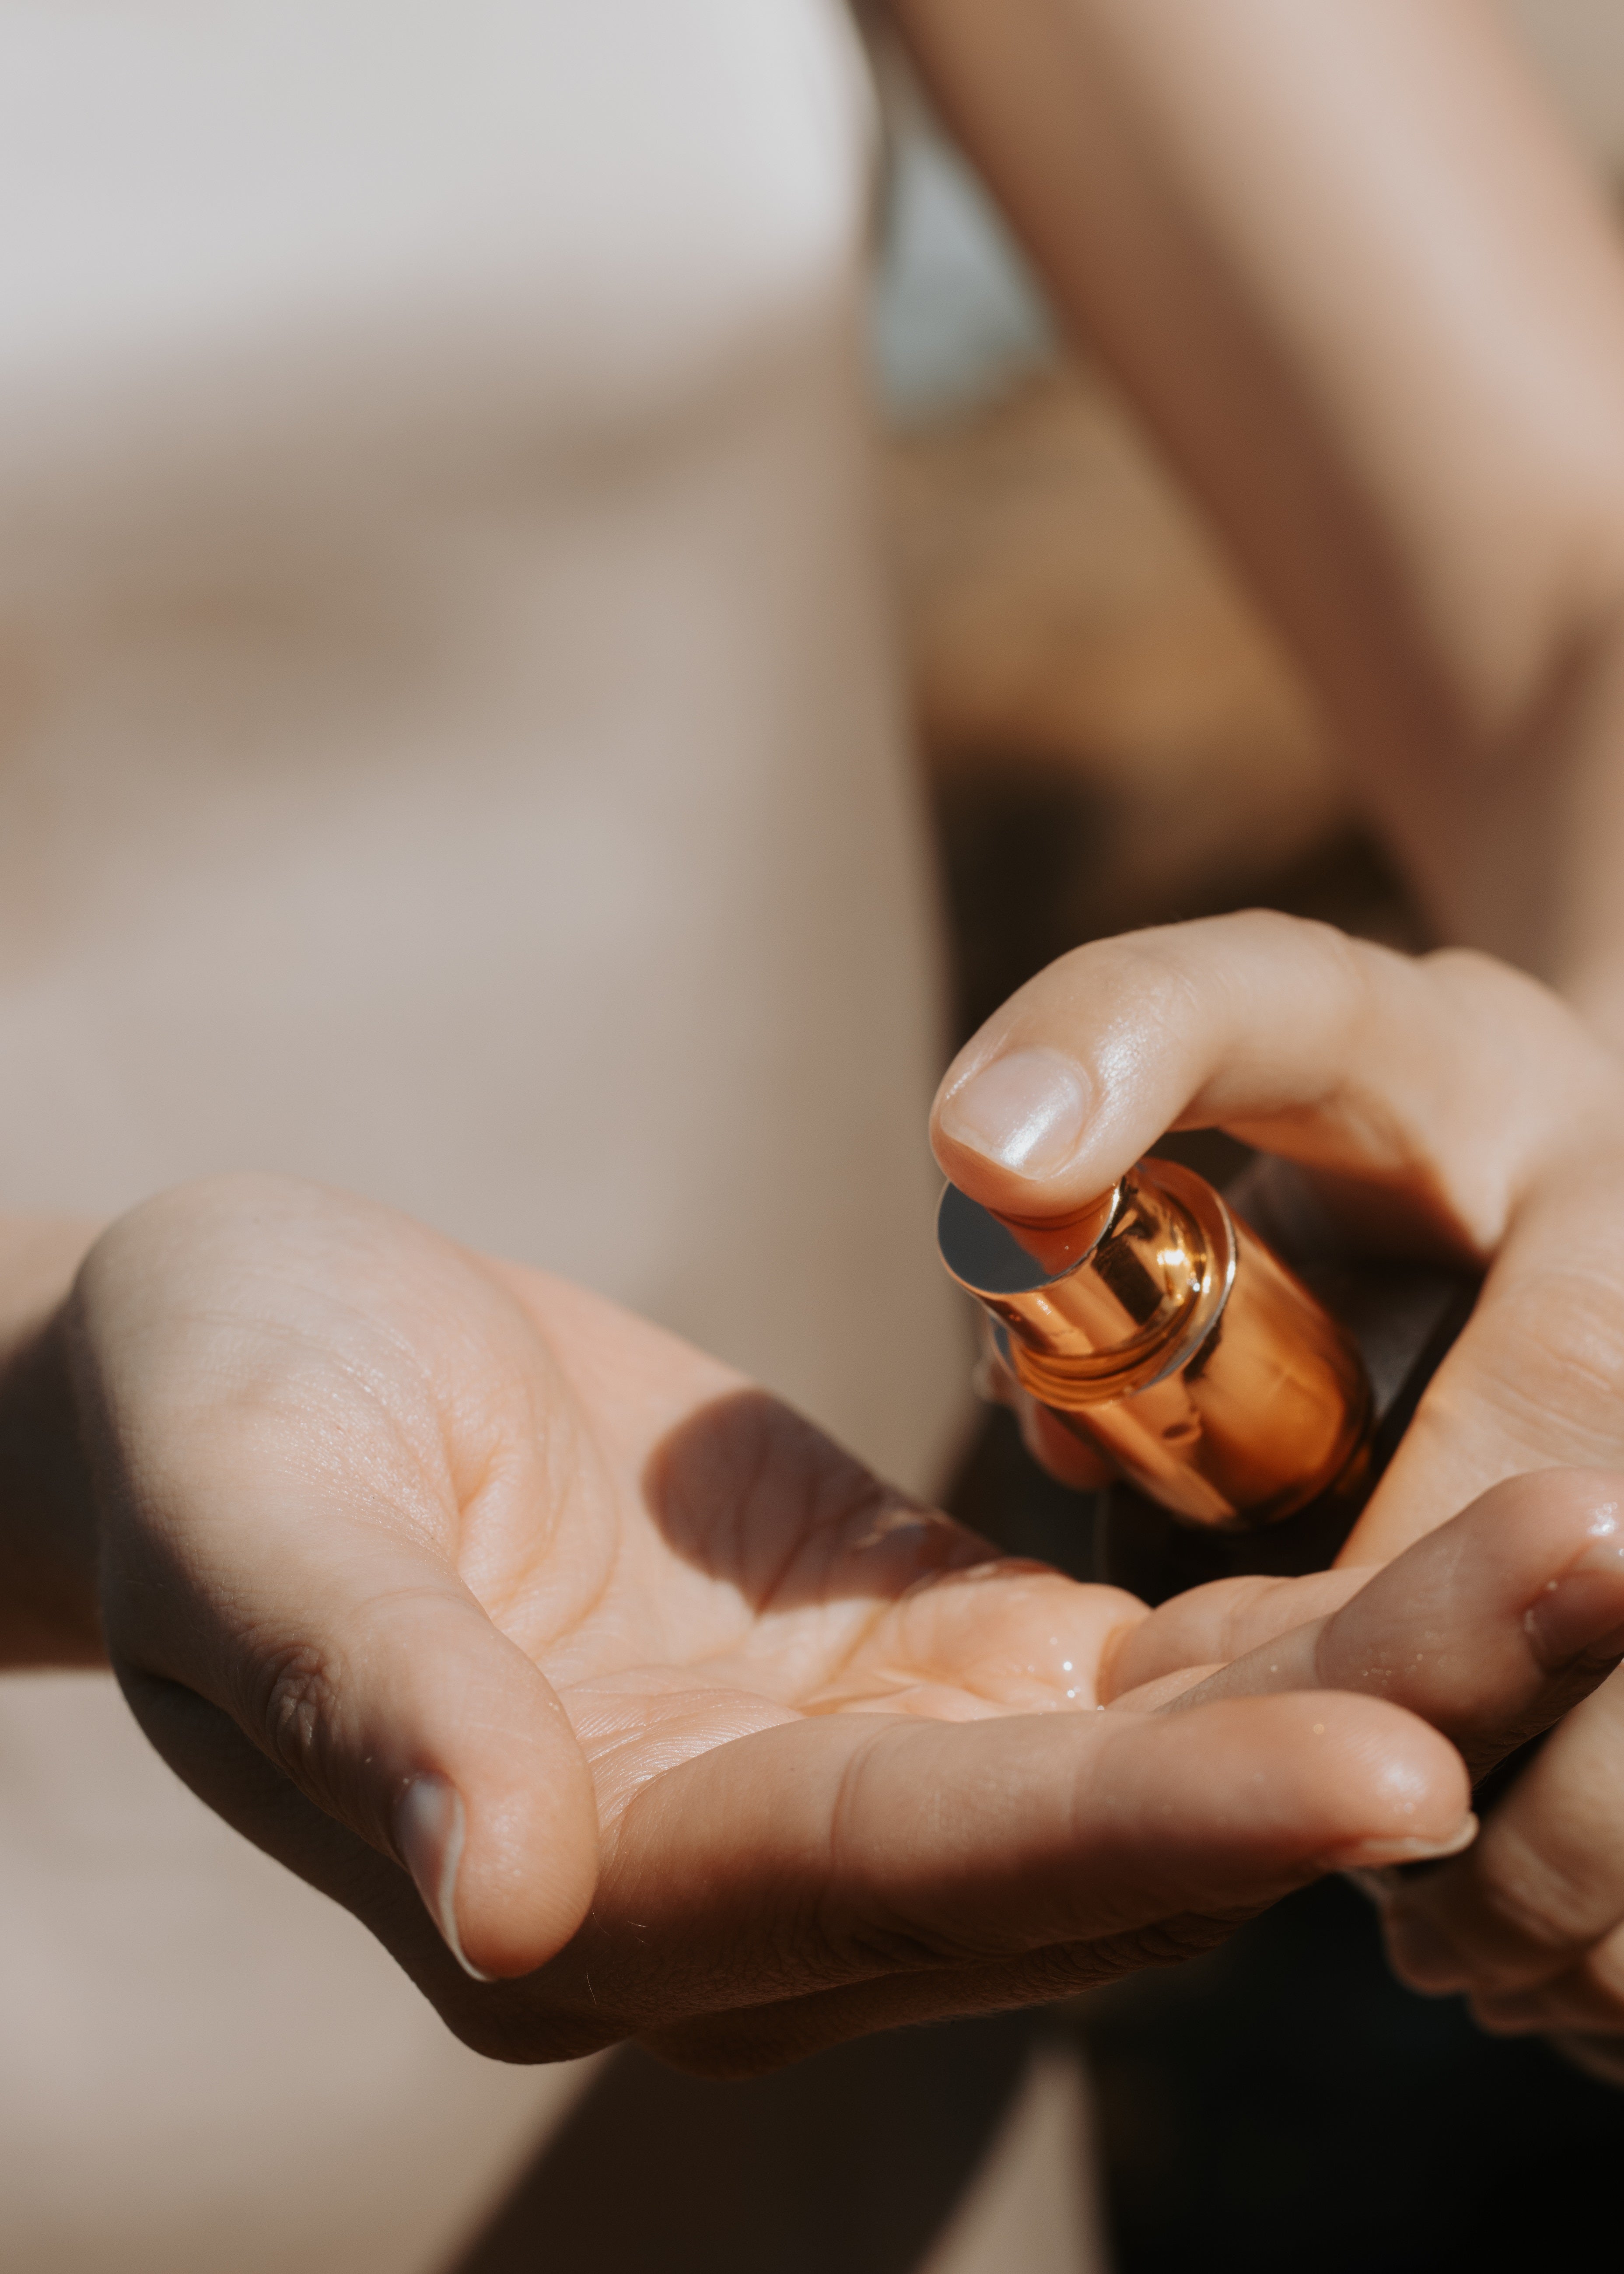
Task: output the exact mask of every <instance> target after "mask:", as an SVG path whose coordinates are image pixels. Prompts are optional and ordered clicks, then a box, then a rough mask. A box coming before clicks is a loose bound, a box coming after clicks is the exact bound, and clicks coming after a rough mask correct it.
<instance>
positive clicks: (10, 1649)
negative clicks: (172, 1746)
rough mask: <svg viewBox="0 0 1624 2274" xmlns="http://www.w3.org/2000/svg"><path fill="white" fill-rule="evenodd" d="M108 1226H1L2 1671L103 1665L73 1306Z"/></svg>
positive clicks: (59, 1222)
mask: <svg viewBox="0 0 1624 2274" xmlns="http://www.w3.org/2000/svg"><path fill="white" fill-rule="evenodd" d="M99 1228H100V1227H99V1226H98V1225H97V1224H94V1223H92V1222H89V1221H87V1220H82V1219H73V1218H56V1219H47V1220H42V1221H41V1220H34V1221H25V1220H15V1219H14V1220H11V1221H9V1222H3V1223H0V1667H20V1666H101V1665H103V1664H105V1662H106V1658H105V1652H104V1649H103V1645H102V1630H101V1617H100V1613H99V1609H98V1605H97V1592H96V1540H95V1517H94V1502H93V1498H92V1494H91V1488H90V1471H89V1464H88V1461H87V1460H86V1453H85V1447H84V1442H83V1437H82V1433H81V1430H80V1427H79V1414H78V1410H77V1406H76V1404H75V1399H74V1395H73V1384H72V1377H71V1366H70V1361H69V1344H68V1332H67V1304H68V1299H69V1296H70V1294H71V1290H72V1285H73V1280H74V1276H75V1274H76V1273H77V1271H78V1269H79V1263H80V1262H81V1261H82V1260H83V1258H84V1255H85V1254H86V1250H87V1249H88V1247H89V1246H90V1245H91V1243H92V1241H93V1240H94V1238H95V1236H96V1233H97V1231H98V1230H99Z"/></svg>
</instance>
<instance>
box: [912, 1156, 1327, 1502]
mask: <svg viewBox="0 0 1624 2274" xmlns="http://www.w3.org/2000/svg"><path fill="white" fill-rule="evenodd" d="M937 1238H938V1241H939V1244H940V1246H941V1251H942V1260H943V1261H944V1263H945V1264H946V1266H947V1269H948V1270H949V1271H950V1272H951V1275H952V1276H953V1277H954V1278H955V1279H956V1280H957V1281H958V1282H959V1285H960V1286H961V1287H964V1288H966V1289H967V1290H968V1291H969V1292H970V1293H971V1294H973V1295H974V1297H975V1298H976V1300H977V1301H978V1302H979V1303H981V1306H983V1308H984V1309H985V1310H986V1311H987V1313H988V1314H989V1316H990V1318H991V1320H992V1321H993V1322H994V1338H995V1341H996V1346H997V1350H998V1354H999V1357H1000V1358H1001V1359H1002V1360H1003V1362H1004V1365H1005V1366H1006V1367H1007V1368H1008V1369H1009V1371H1010V1372H1011V1374H1013V1375H1014V1377H1015V1379H1016V1380H1017V1381H1018V1382H1019V1383H1020V1384H1021V1386H1022V1387H1023V1388H1024V1389H1026V1390H1028V1391H1029V1392H1030V1393H1031V1395H1032V1396H1033V1397H1034V1398H1036V1399H1037V1400H1038V1401H1039V1402H1040V1403H1041V1404H1043V1405H1046V1406H1047V1407H1048V1408H1049V1411H1050V1412H1053V1413H1054V1414H1056V1416H1057V1417H1058V1418H1059V1419H1060V1420H1061V1421H1062V1422H1063V1423H1064V1425H1065V1426H1066V1427H1068V1428H1069V1429H1071V1431H1072V1432H1073V1433H1074V1434H1076V1435H1077V1436H1078V1437H1079V1438H1081V1439H1083V1440H1084V1442H1086V1443H1087V1444H1089V1445H1091V1446H1092V1447H1094V1449H1095V1450H1097V1451H1098V1452H1100V1453H1102V1454H1103V1455H1104V1456H1105V1457H1106V1458H1107V1459H1108V1460H1109V1462H1110V1463H1111V1464H1112V1465H1113V1466H1114V1467H1115V1468H1116V1470H1117V1472H1119V1473H1120V1474H1121V1475H1122V1476H1124V1478H1126V1479H1127V1480H1128V1481H1129V1482H1130V1483H1132V1484H1133V1485H1136V1486H1137V1487H1139V1490H1140V1491H1141V1492H1143V1493H1145V1494H1147V1495H1148V1496H1149V1497H1150V1498H1151V1499H1152V1500H1154V1501H1158V1502H1160V1503H1161V1504H1162V1507H1164V1508H1166V1509H1169V1510H1171V1511H1172V1513H1173V1514H1174V1515H1175V1516H1176V1517H1179V1518H1180V1519H1181V1520H1182V1521H1183V1522H1184V1523H1185V1524H1190V1525H1202V1526H1206V1527H1209V1528H1213V1529H1216V1530H1220V1531H1225V1532H1245V1531H1252V1530H1255V1529H1256V1528H1258V1527H1259V1526H1260V1525H1268V1524H1273V1523H1275V1522H1276V1521H1277V1520H1278V1519H1279V1518H1281V1517H1286V1516H1290V1515H1291V1514H1293V1513H1294V1512H1295V1511H1296V1510H1298V1509H1300V1508H1302V1507H1304V1505H1305V1504H1306V1503H1307V1502H1309V1501H1311V1500H1313V1499H1314V1498H1316V1497H1317V1495H1319V1494H1320V1493H1322V1492H1325V1491H1326V1490H1327V1488H1328V1487H1332V1486H1336V1487H1345V1488H1347V1489H1350V1490H1351V1489H1352V1488H1353V1487H1355V1486H1356V1484H1357V1481H1358V1480H1359V1478H1360V1476H1361V1473H1362V1471H1363V1468H1364V1466H1365V1461H1366V1457H1367V1453H1368V1447H1369V1440H1370V1431H1371V1423H1372V1397H1371V1390H1370V1384H1369V1382H1368V1380H1367V1378H1366V1375H1365V1367H1364V1363H1363V1361H1362V1360H1361V1359H1360V1357H1359V1354H1358V1352H1357V1349H1356V1348H1355V1347H1354V1344H1353V1343H1352V1341H1351V1339H1350V1337H1349V1336H1348V1335H1346V1334H1345V1333H1344V1332H1343V1330H1342V1328H1341V1327H1340V1326H1338V1324H1337V1323H1336V1321H1335V1320H1334V1319H1333V1318H1332V1317H1331V1315H1330V1314H1329V1312H1327V1310H1326V1309H1325V1307H1324V1306H1323V1305H1322V1304H1321V1303H1319V1301H1318V1300H1317V1299H1316V1298H1315V1297H1314V1296H1313V1295H1312V1294H1311V1293H1310V1292H1309V1291H1308V1289H1307V1288H1306V1287H1304V1285H1303V1284H1302V1282H1301V1281H1300V1280H1299V1279H1297V1277H1296V1276H1295V1275H1294V1274H1293V1273H1291V1272H1290V1271H1289V1270H1288V1269H1286V1267H1285V1265H1284V1264H1283V1263H1282V1262H1281V1261H1280V1260H1279V1258H1278V1257H1277V1256H1275V1255H1274V1254H1273V1253H1272V1252H1271V1251H1270V1250H1269V1249H1268V1248H1267V1247H1266V1246H1264V1245H1263V1243H1262V1241H1261V1240H1260V1239H1258V1237H1257V1235H1256V1234H1255V1233H1254V1232H1253V1231H1252V1230H1251V1228H1250V1226H1248V1225H1247V1224H1245V1223H1244V1222H1243V1221H1242V1219H1241V1218H1240V1217H1238V1216H1235V1215H1234V1214H1233V1213H1232V1212H1231V1211H1230V1209H1229V1208H1228V1207H1227V1206H1226V1205H1225V1203H1224V1201H1222V1198H1221V1197H1220V1196H1219V1194H1218V1193H1216V1192H1214V1189H1213V1187H1212V1186H1210V1185H1209V1184H1207V1182H1206V1181H1205V1179H1204V1178H1200V1177H1198V1176H1197V1175H1196V1174H1195V1173H1194V1171H1192V1170H1189V1169H1185V1168H1182V1167H1180V1166H1179V1165H1178V1164H1177V1163H1174V1162H1171V1161H1161V1160H1144V1161H1141V1162H1140V1163H1139V1165H1138V1166H1137V1167H1136V1168H1134V1169H1132V1170H1130V1171H1129V1172H1128V1174H1127V1175H1126V1176H1125V1177H1124V1178H1123V1179H1122V1181H1121V1182H1120V1183H1119V1184H1117V1185H1115V1186H1112V1188H1111V1190H1110V1191H1109V1192H1108V1193H1102V1194H1101V1197H1100V1199H1099V1200H1097V1201H1094V1203H1093V1204H1092V1205H1091V1206H1090V1207H1089V1208H1087V1209H1084V1210H1083V1211H1082V1212H1081V1213H1080V1214H1079V1215H1078V1216H1073V1217H1071V1218H1069V1219H1067V1221H1066V1222H1064V1224H1053V1223H1049V1224H1020V1223H1017V1222H1014V1221H1013V1220H1011V1219H1010V1218H1007V1217H1003V1216H995V1215H993V1214H992V1212H991V1211H990V1209H984V1208H982V1207H981V1206H980V1204H979V1203H978V1202H977V1201H973V1200H972V1199H971V1198H970V1197H969V1195H968V1194H967V1193H962V1192H960V1191H959V1188H958V1187H957V1186H954V1185H949V1186H948V1187H947V1189H946V1191H945V1192H944V1193H943V1195H942V1205H941V1209H940V1212H939V1214H938V1216H937Z"/></svg>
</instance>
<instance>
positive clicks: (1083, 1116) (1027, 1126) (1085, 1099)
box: [931, 1042, 1094, 1216]
mask: <svg viewBox="0 0 1624 2274" xmlns="http://www.w3.org/2000/svg"><path fill="white" fill-rule="evenodd" d="M1093 1107H1094V1083H1093V1081H1092V1080H1091V1079H1090V1077H1089V1075H1088V1073H1087V1071H1086V1068H1085V1067H1084V1066H1083V1065H1081V1064H1080V1063H1079V1060H1078V1059H1077V1058H1074V1057H1073V1056H1072V1055H1071V1053H1070V1052H1068V1051H1064V1050H1056V1049H1055V1048H1054V1047H1053V1046H1052V1045H1051V1044H1049V1043H1034V1042H1026V1043H1004V1045H1002V1046H999V1047H996V1048H994V1049H993V1050H990V1051H986V1052H983V1053H982V1054H981V1055H980V1056H976V1057H973V1058H971V1059H970V1063H969V1064H968V1065H966V1066H965V1067H964V1068H963V1070H962V1071H960V1070H959V1067H958V1066H957V1065H955V1066H954V1067H953V1068H950V1070H949V1073H948V1075H947V1078H946V1080H945V1081H944V1083H943V1085H942V1088H941V1089H940V1090H939V1092H938V1093H937V1096H936V1105H935V1109H934V1111H933V1112H932V1115H931V1142H932V1145H933V1146H934V1148H935V1150H936V1158H937V1160H938V1161H939V1162H940V1163H941V1164H942V1168H943V1170H944V1173H945V1174H946V1175H947V1176H949V1177H951V1178H952V1180H953V1182H954V1183H955V1184H956V1185H958V1186H959V1187H960V1189H961V1190H962V1191H965V1192H967V1193H970V1194H971V1195H972V1197H973V1198H974V1199H976V1200H979V1201H981V1202H982V1203H983V1204H984V1205H985V1206H987V1207H989V1208H993V1209H1001V1210H1003V1211H1004V1212H1005V1213H1010V1214H1015V1215H1019V1214H1020V1213H1021V1212H1022V1211H1023V1209H1024V1210H1027V1211H1029V1212H1030V1213H1031V1214H1032V1215H1034V1216H1046V1215H1048V1214H1049V1213H1051V1212H1052V1211H1053V1209H1054V1208H1055V1206H1056V1201H1055V1199H1054V1197H1053V1196H1052V1193H1053V1188H1054V1187H1056V1186H1057V1185H1061V1184H1063V1183H1064V1179H1065V1177H1066V1172H1067V1171H1068V1170H1069V1169H1071V1167H1072V1166H1073V1165H1074V1163H1076V1160H1077V1156H1078V1155H1079V1151H1080V1150H1081V1148H1082V1145H1083V1141H1084V1139H1085V1137H1086V1133H1087V1129H1088V1122H1089V1117H1090V1114H1091V1112H1092V1110H1093Z"/></svg>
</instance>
